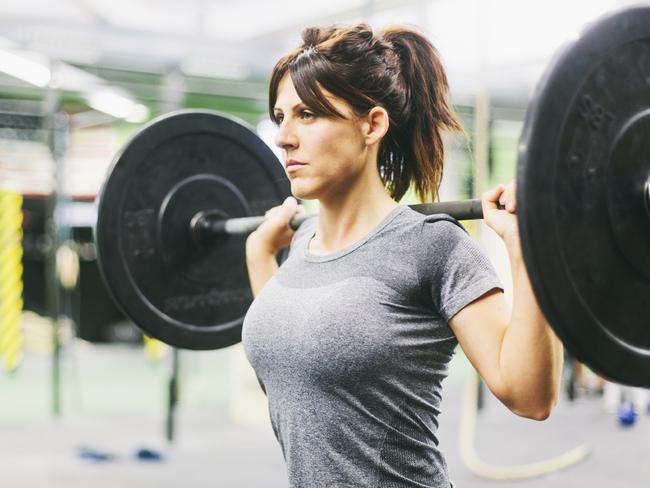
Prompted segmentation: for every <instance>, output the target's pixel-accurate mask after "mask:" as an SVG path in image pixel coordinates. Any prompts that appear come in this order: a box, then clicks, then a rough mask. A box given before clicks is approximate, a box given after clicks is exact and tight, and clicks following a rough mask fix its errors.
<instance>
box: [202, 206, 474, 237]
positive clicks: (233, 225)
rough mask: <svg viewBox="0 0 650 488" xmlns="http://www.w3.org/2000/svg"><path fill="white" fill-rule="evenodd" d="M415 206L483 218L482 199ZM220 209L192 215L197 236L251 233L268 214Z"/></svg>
mask: <svg viewBox="0 0 650 488" xmlns="http://www.w3.org/2000/svg"><path fill="white" fill-rule="evenodd" d="M409 207H411V208H412V209H413V210H415V211H417V212H420V213H422V214H425V215H433V214H447V215H449V216H451V217H454V218H455V219H457V220H477V219H482V218H483V210H482V208H481V200H458V201H450V202H435V203H420V204H415V205H409ZM221 215H222V214H220V213H219V212H217V211H210V210H208V211H201V212H199V213H197V214H196V215H195V216H194V218H192V220H191V223H190V227H191V229H190V230H191V231H192V232H193V234H194V235H195V240H197V241H198V242H200V243H203V244H207V243H209V242H210V241H211V240H213V238H214V237H215V236H223V235H242V234H250V233H251V232H253V231H254V230H255V229H257V228H258V227H259V226H260V225H261V224H262V222H264V219H265V217H263V216H255V217H238V218H232V219H224V218H223V217H222V216H221ZM308 217H310V215H297V216H295V217H294V218H292V219H291V222H290V223H289V226H290V227H291V228H292V229H293V230H296V229H297V228H298V227H300V225H301V224H302V223H303V222H304V221H305V220H306V219H307V218H308Z"/></svg>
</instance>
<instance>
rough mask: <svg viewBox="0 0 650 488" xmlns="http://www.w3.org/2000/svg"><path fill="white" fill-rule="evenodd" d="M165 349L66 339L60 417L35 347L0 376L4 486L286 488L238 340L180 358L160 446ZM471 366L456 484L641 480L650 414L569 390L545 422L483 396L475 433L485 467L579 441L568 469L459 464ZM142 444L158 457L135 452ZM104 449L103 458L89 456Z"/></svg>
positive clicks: (454, 412)
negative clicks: (634, 415) (581, 451)
mask: <svg viewBox="0 0 650 488" xmlns="http://www.w3.org/2000/svg"><path fill="white" fill-rule="evenodd" d="M170 364H171V361H170V355H169V354H167V355H166V356H165V357H163V358H162V359H161V360H160V361H158V362H150V361H147V360H146V359H145V358H144V355H143V352H142V349H141V348H136V347H128V346H116V345H110V346H97V345H90V344H86V343H79V342H76V343H71V345H68V346H66V348H65V349H64V351H63V356H62V363H61V365H62V369H61V372H62V375H61V378H62V382H61V392H62V394H61V403H62V410H63V413H62V415H61V416H60V418H59V419H53V416H52V414H51V384H50V377H49V374H50V357H49V356H48V355H47V354H44V353H41V354H36V353H31V354H29V355H28V356H27V357H26V358H25V361H24V363H23V367H22V368H21V370H20V371H18V372H16V373H15V374H13V375H0V392H2V401H0V473H1V474H0V476H1V479H2V485H3V486H8V487H12V488H22V487H25V488H31V487H37V486H38V487H48V488H49V487H52V488H55V487H66V488H75V487H79V488H81V487H84V488H85V487H86V486H93V487H96V488H102V487H115V486H128V487H133V488H135V487H139V486H142V487H144V486H147V487H148V486H157V487H159V488H164V487H178V486H187V487H196V488H202V487H206V488H207V487H210V488H214V487H227V488H238V487H242V488H244V487H246V488H250V487H262V486H263V487H268V488H274V487H286V486H287V482H286V477H285V472H284V466H283V462H282V457H281V454H280V449H279V448H278V446H277V444H276V442H275V439H274V437H273V434H272V431H271V428H270V426H269V424H268V421H267V418H266V411H265V408H266V407H265V404H264V398H263V396H261V394H260V392H259V388H257V386H256V382H255V380H254V377H252V376H251V372H250V371H249V370H248V369H247V365H246V363H245V360H244V358H243V356H242V353H241V349H240V348H239V347H238V346H235V347H233V348H230V349H228V350H225V351H211V352H205V353H203V352H201V353H196V352H184V353H183V354H182V355H181V389H180V395H181V398H180V404H179V408H178V411H177V415H176V422H175V430H176V433H175V441H174V442H173V443H172V444H169V443H167V442H166V440H165V433H164V426H165V418H166V417H165V414H166V411H165V385H166V378H167V376H168V374H169V370H170ZM467 371H468V366H467V363H466V360H465V359H464V357H463V356H462V354H457V355H456V357H455V359H454V361H453V363H452V372H451V375H450V377H449V378H448V380H447V381H446V385H445V387H446V396H445V400H444V404H443V415H442V418H441V421H440V424H441V429H440V438H441V446H442V448H443V450H444V452H445V454H446V456H447V460H448V463H449V469H450V473H451V476H452V479H453V481H454V482H455V486H456V487H483V486H485V487H494V486H512V487H519V486H521V487H527V488H537V487H548V486H553V487H558V488H559V487H567V488H568V487H572V488H573V487H576V486H589V487H592V488H593V487H612V486H626V487H642V486H648V481H647V480H648V479H650V464H649V463H647V445H648V444H647V442H648V439H650V416H648V415H647V414H645V413H642V414H641V415H639V418H638V419H637V422H636V424H635V425H634V426H632V427H627V428H625V427H621V426H620V425H618V423H617V418H616V415H614V414H611V413H609V414H607V413H604V412H603V408H602V398H601V397H596V396H587V395H581V396H579V397H578V398H577V399H576V400H575V401H573V402H570V401H568V400H567V398H566V395H563V396H562V400H561V402H560V404H559V405H558V407H557V408H556V409H555V411H554V412H553V414H552V416H551V418H550V419H548V420H547V421H545V422H534V421H529V420H524V419H520V418H518V417H516V416H514V415H512V414H510V413H509V412H508V411H507V410H506V409H505V408H504V407H503V406H501V405H500V404H498V403H497V402H496V400H494V398H493V397H491V396H490V395H489V393H488V394H487V395H486V397H485V401H484V408H483V409H482V410H481V411H480V412H479V414H478V417H477V423H476V431H475V433H474V447H475V450H476V454H477V455H478V457H479V458H481V460H482V461H483V462H485V463H488V464H490V465H499V466H514V465H521V464H528V463H533V462H539V461H543V460H546V459H549V458H553V457H556V456H558V455H561V454H562V453H564V452H566V451H568V450H570V449H572V448H574V447H576V446H578V445H581V444H585V443H586V444H588V445H589V449H590V454H589V456H588V457H587V458H586V459H585V460H583V461H581V462H580V463H578V464H577V465H575V466H572V467H570V468H568V469H565V470H562V471H557V472H554V473H551V474H548V475H545V476H542V477H539V478H535V479H531V480H526V481H508V482H504V481H496V482H495V481H489V480H485V479H481V478H479V477H477V476H476V475H474V474H472V473H471V472H470V471H469V470H468V469H467V468H466V467H465V466H464V464H463V462H462V461H461V457H460V454H459V449H458V445H459V443H458V433H459V426H460V422H461V405H462V401H463V391H464V388H463V385H464V382H465V378H466V373H467ZM141 449H146V450H148V451H151V453H152V454H154V455H155V454H159V455H161V456H162V459H161V460H159V461H156V460H149V461H146V460H139V459H138V458H137V456H136V453H137V451H138V450H141ZM102 457H104V458H105V459H103V460H102V459H99V458H102Z"/></svg>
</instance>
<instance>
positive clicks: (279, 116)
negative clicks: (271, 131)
mask: <svg viewBox="0 0 650 488" xmlns="http://www.w3.org/2000/svg"><path fill="white" fill-rule="evenodd" d="M283 120H284V115H282V114H275V123H276V124H277V125H280V124H281V123H282V121H283Z"/></svg>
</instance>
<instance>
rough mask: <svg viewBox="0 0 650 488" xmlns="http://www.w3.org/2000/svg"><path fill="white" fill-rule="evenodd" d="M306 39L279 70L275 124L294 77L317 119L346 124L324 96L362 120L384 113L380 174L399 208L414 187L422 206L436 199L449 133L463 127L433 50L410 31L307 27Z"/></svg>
mask: <svg viewBox="0 0 650 488" xmlns="http://www.w3.org/2000/svg"><path fill="white" fill-rule="evenodd" d="M302 40H303V44H302V46H300V47H299V48H298V49H295V50H294V51H292V52H290V53H289V54H287V55H286V56H284V57H283V58H282V59H280V60H279V61H278V63H277V64H276V65H275V68H274V69H273V73H272V75H271V82H270V86H269V112H270V116H271V119H272V120H273V121H274V122H276V123H277V120H276V119H275V115H274V110H273V109H274V107H275V101H276V98H277V91H278V86H279V84H280V81H281V80H282V78H283V77H284V75H285V74H286V73H287V72H288V73H289V74H290V76H291V80H292V81H293V84H294V86H295V88H296V92H297V93H298V96H299V97H300V99H301V100H302V101H303V103H304V104H305V105H307V106H308V107H309V108H310V109H311V110H312V111H314V113H315V114H316V115H321V116H327V117H343V115H342V114H340V113H339V112H338V111H337V110H336V109H335V108H334V106H333V105H332V104H331V103H329V101H328V100H327V98H325V96H324V94H323V90H327V91H328V92H330V93H331V94H333V95H334V96H336V97H338V98H340V99H342V100H344V101H346V102H347V103H348V104H349V105H350V107H351V108H352V110H353V111H354V112H355V113H356V114H357V115H358V116H361V115H365V114H367V113H368V112H369V111H370V109H372V108H373V107H375V106H381V107H384V108H385V109H386V111H387V112H388V116H389V121H390V125H389V129H388V132H387V133H386V135H385V136H384V138H383V140H382V142H381V143H380V146H379V157H378V161H377V169H378V170H379V175H380V177H381V179H382V181H383V182H384V185H385V186H386V189H387V190H388V192H389V194H390V196H391V197H392V198H393V199H395V200H398V201H399V200H400V199H401V198H402V197H403V196H404V194H405V193H406V191H407V190H408V189H409V187H410V186H411V185H413V186H414V189H415V192H416V195H417V196H418V197H419V198H420V199H421V200H422V201H426V200H428V199H429V198H432V199H437V198H438V187H439V186H440V181H441V179H442V165H443V159H444V147H443V142H442V132H443V131H444V130H445V129H446V130H454V131H461V130H462V128H461V125H460V123H459V122H458V120H457V118H456V115H455V113H454V111H453V108H452V107H451V105H450V103H449V101H448V95H449V86H448V83H447V76H446V74H445V71H444V69H443V66H442V63H441V61H440V58H439V56H438V52H437V51H436V49H435V48H434V47H433V45H432V44H431V43H430V42H429V41H428V40H427V39H426V38H425V37H424V36H423V35H422V34H420V33H419V32H417V31H415V30H413V29H410V28H405V27H391V28H387V29H384V30H382V31H381V32H380V33H378V34H377V35H374V34H373V32H372V29H371V28H370V26H368V25H367V24H364V23H361V24H357V25H354V26H351V27H347V28H339V27H326V28H316V27H312V28H307V29H305V30H304V31H303V32H302Z"/></svg>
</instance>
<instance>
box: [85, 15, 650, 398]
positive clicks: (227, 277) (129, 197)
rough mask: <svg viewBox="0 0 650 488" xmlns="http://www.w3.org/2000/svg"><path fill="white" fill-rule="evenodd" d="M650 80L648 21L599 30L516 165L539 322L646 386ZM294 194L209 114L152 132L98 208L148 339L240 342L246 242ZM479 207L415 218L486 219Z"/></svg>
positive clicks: (101, 248) (182, 116) (268, 156)
mask: <svg viewBox="0 0 650 488" xmlns="http://www.w3.org/2000/svg"><path fill="white" fill-rule="evenodd" d="M649 79H650V7H636V8H631V9H628V10H623V11H620V12H618V13H615V14H612V15H609V16H607V17H604V18H603V19H601V20H600V21H598V22H596V23H594V24H592V25H591V26H590V27H589V28H588V29H586V30H585V31H584V32H583V34H582V35H581V36H580V38H578V39H577V40H576V41H574V42H573V43H572V44H571V45H569V46H568V47H567V48H566V49H565V50H564V51H563V52H562V54H561V55H560V56H559V57H557V58H556V59H555V62H554V63H553V64H552V66H551V67H550V69H549V70H548V71H547V73H546V75H545V76H544V77H543V78H542V80H541V82H540V84H539V86H538V89H537V93H536V96H535V97H534V100H533V102H532V103H531V105H530V106H529V108H528V110H527V113H526V121H525V125H524V131H523V133H522V137H521V140H520V145H519V147H520V154H519V160H518V166H517V173H518V174H517V205H518V210H517V216H518V221H519V227H520V234H521V244H522V249H523V253H524V259H525V262H526V265H527V269H528V273H529V276H530V279H531V282H532V285H533V288H534V290H535V294H536V296H537V298H538V301H539V304H540V307H541V309H542V311H543V312H544V314H545V316H546V318H547V319H548V320H549V323H550V324H551V325H552V326H553V328H554V330H555V331H556V333H557V334H558V336H559V337H560V338H561V339H562V341H563V342H564V343H565V345H566V346H567V348H568V349H569V350H570V351H571V352H572V353H573V355H574V356H575V357H576V358H577V359H578V360H580V361H582V362H584V363H586V364H587V365H589V366H590V367H591V368H592V369H593V370H595V371H597V372H598V373H599V374H601V375H603V376H606V377H608V378H609V379H611V380H613V381H616V382H619V383H625V384H630V385H636V386H646V387H649V386H650V327H648V325H650V324H649V322H650V320H649V319H648V314H647V310H646V309H645V308H644V307H645V306H646V305H645V303H646V302H647V301H648V300H649V299H650V253H649V252H648V247H647V243H648V242H650V225H649V223H650V222H649V219H650V158H648V157H647V156H646V155H647V154H648V153H650V90H649V89H648V80H649ZM289 194H290V192H289V183H288V180H287V178H286V176H285V173H284V170H283V168H282V166H281V164H280V163H279V162H278V161H277V159H276V158H275V156H274V155H273V153H272V152H271V150H270V149H269V148H268V147H267V146H266V145H265V144H264V143H263V142H262V141H261V140H260V139H259V138H258V137H257V136H255V135H254V133H253V132H252V131H251V130H250V129H248V128H246V127H245V126H244V125H243V124H241V123H238V122H236V121H234V120H233V119H231V118H227V117H224V116H221V115H218V114H216V113H213V112H207V111H181V112H177V113H174V114H171V115H167V116H164V117H162V118H159V119H157V120H155V121H154V122H152V123H151V124H149V125H148V126H147V127H145V128H144V129H143V130H142V131H141V132H140V133H138V134H137V135H136V136H135V137H134V138H133V139H132V140H131V141H130V142H129V143H128V144H127V145H126V147H125V148H124V149H123V151H122V152H121V153H120V154H119V155H118V156H117V158H116V159H115V161H114V163H113V165H112V167H111V168H110V170H109V173H108V177H107V179H106V182H105V184H104V186H103V188H102V190H101V192H100V195H99V202H98V220H97V226H96V244H97V249H98V259H99V263H100V266H101V269H102V272H103V275H104V278H105V280H106V283H107V285H108V288H109V290H111V293H112V294H113V296H114V298H115V300H116V302H117V303H118V304H119V305H120V307H121V308H122V309H123V311H124V312H125V313H126V315H128V316H129V317H130V318H131V319H132V320H133V321H134V322H135V323H136V324H137V325H138V326H140V327H141V328H142V329H143V330H144V331H145V333H146V334H148V335H150V336H153V337H156V338H159V339H161V340H163V341H164V342H167V343H169V344H171V345H174V346H177V347H184V348H189V349H212V348H218V347H226V346H229V345H231V344H234V343H235V342H237V341H239V340H240V332H241V324H242V321H243V316H244V314H245V312H246V309H247V308H248V306H249V304H250V302H251V300H252V297H251V293H250V288H249V285H248V277H247V273H246V268H245V259H244V239H245V234H246V233H247V232H250V231H251V230H253V229H254V228H255V227H256V226H257V225H259V223H260V222H261V221H262V220H263V217H255V216H256V215H263V214H264V212H265V211H266V210H268V209H269V208H271V207H273V206H275V205H279V204H280V203H281V202H282V201H283V200H284V199H285V198H286V197H287V196H288V195H289ZM477 202H478V201H469V202H452V203H451V204H449V203H448V204H446V205H451V208H450V207H441V206H439V205H440V204H423V205H419V206H414V208H416V210H419V211H421V212H423V213H450V214H451V215H452V216H454V217H456V218H459V219H465V218H480V217H481V214H480V202H478V203H477ZM477 205H478V207H477ZM299 223H300V219H294V221H293V222H292V226H294V227H295V226H297V225H299Z"/></svg>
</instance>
